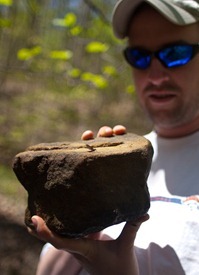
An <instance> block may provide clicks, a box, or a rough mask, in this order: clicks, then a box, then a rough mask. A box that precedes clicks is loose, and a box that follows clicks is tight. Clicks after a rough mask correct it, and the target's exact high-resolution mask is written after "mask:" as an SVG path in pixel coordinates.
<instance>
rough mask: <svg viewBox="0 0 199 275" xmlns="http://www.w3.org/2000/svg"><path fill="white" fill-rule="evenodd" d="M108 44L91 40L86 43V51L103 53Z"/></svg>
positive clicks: (106, 49)
mask: <svg viewBox="0 0 199 275" xmlns="http://www.w3.org/2000/svg"><path fill="white" fill-rule="evenodd" d="M108 48H109V46H108V45H107V44H105V43H101V42H98V41H93V42H90V43H89V44H87V46H86V51H87V52H89V53H103V52H106V51H108Z"/></svg>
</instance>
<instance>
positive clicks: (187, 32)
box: [129, 8, 199, 129]
mask: <svg viewBox="0 0 199 275" xmlns="http://www.w3.org/2000/svg"><path fill="white" fill-rule="evenodd" d="M175 42H184V43H190V44H196V43H198V42H199V26H198V25H197V24H193V25H189V26H185V27H181V26H177V25H174V24H172V23H170V22H169V21H167V20H166V19H165V18H164V17H162V16H161V15H160V14H159V13H157V12H156V11H155V10H153V9H152V8H145V9H143V10H142V11H140V12H139V13H138V14H137V15H136V16H135V17H134V19H133V21H132V22H131V25H130V28H129V46H133V47H141V48H144V49H146V50H149V51H157V50H159V49H160V48H162V47H164V46H165V45H167V44H170V43H171V44H172V43H175ZM133 77H134V83H135V86H136V90H137V93H138V97H139V100H140V103H141V105H142V107H143V108H144V110H145V111H146V113H147V114H148V115H149V117H150V118H151V119H152V121H153V122H154V124H155V128H156V129H158V128H164V129H172V128H175V127H179V126H182V125H183V124H187V123H190V122H191V121H193V120H194V119H195V118H196V117H199V54H197V55H196V56H195V57H194V58H193V59H192V60H191V61H190V62H189V63H188V64H186V65H184V66H181V67H176V68H170V69H169V68H165V67H164V66H163V65H162V64H161V63H160V62H159V61H158V60H157V59H156V58H153V59H152V62H151V65H150V67H149V68H147V69H145V70H138V69H133Z"/></svg>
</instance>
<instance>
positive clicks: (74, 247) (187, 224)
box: [32, 0, 199, 275]
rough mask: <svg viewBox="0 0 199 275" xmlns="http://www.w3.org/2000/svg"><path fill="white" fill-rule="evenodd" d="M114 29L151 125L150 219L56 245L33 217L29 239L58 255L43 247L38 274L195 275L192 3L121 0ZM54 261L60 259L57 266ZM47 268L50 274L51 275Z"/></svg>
mask: <svg viewBox="0 0 199 275" xmlns="http://www.w3.org/2000/svg"><path fill="white" fill-rule="evenodd" d="M113 29H114V31H115V34H116V35H117V36H118V37H119V38H124V37H127V38H128V47H127V49H126V50H125V52H124V54H125V58H126V60H127V61H128V63H129V64H130V65H131V66H132V67H133V79H134V83H135V86H136V91H137V94H138V97H139V100H140V104H141V105H142V107H143V109H144V110H145V112H146V113H147V115H148V116H149V117H150V118H151V120H152V121H153V123H154V131H153V132H152V133H150V134H149V135H147V136H146V137H147V138H148V139H149V140H150V141H151V142H152V144H153V147H154V151H155V154H154V159H153V164H152V169H151V173H150V176H149V180H148V186H149V191H150V195H151V208H150V211H149V214H150V219H149V221H147V222H145V223H144V224H142V226H141V227H140V224H141V223H142V222H143V221H146V220H147V219H148V216H145V217H142V218H141V219H140V220H138V221H136V222H134V223H132V224H131V223H127V224H126V225H125V226H124V229H123V230H122V233H121V234H120V233H118V231H119V230H120V229H118V227H117V226H116V227H112V228H110V229H107V230H105V232H106V233H108V235H110V236H111V237H117V235H119V237H118V238H116V240H106V241H105V239H107V238H108V237H106V236H104V235H103V234H100V233H99V234H96V235H95V236H90V237H89V238H87V239H80V240H67V239H60V238H59V237H57V236H56V235H54V234H53V233H52V232H51V231H50V230H49V229H48V228H47V227H46V225H45V224H44V222H43V220H42V219H41V218H39V217H37V216H35V217H33V223H34V224H35V232H32V234H34V235H36V236H37V237H39V238H41V239H43V240H45V241H48V242H50V243H52V244H53V245H54V246H55V247H57V248H58V249H61V250H62V251H61V250H55V249H54V248H51V249H49V251H48V252H47V253H46V254H45V255H44V256H43V257H42V258H41V262H40V265H39V268H38V274H43V275H44V274H48V275H50V274H70V275H73V274H88V273H89V274H94V275H98V274H99V275H108V274H114V275H117V274H120V275H121V274H122V275H123V274H125V275H128V274H131V275H135V274H136V275H137V274H141V275H148V274H152V275H155V274H157V275H164V274H169V275H174V274H175V275H178V274H179V275H182V274H186V275H196V274H198V272H199V257H198V255H199V234H198V232H199V182H198V178H199V169H198V167H197V164H198V160H199V54H198V53H199V2H198V0H145V1H144V0H121V1H119V2H118V4H117V5H116V8H115V10H114V16H113ZM124 132H125V128H122V127H121V126H117V127H115V128H114V129H112V128H110V127H103V128H102V129H100V131H99V135H102V136H110V135H112V134H122V133H124ZM90 137H93V133H92V132H85V133H84V134H83V139H87V138H90ZM139 227H140V229H139ZM138 229H139V231H138ZM137 231H138V232H137ZM135 237H136V239H135ZM134 241H135V242H134ZM134 243H135V246H134ZM63 250H65V251H68V252H70V253H71V254H69V253H68V252H63ZM57 255H60V257H63V259H61V264H60V265H59V264H57V262H55V261H57V258H58V257H57ZM72 255H73V256H72ZM53 259H54V261H53ZM47 268H49V270H51V269H52V268H54V271H53V272H54V273H53V272H52V273H50V272H49V273H48V271H46V270H47ZM59 268H60V270H59V271H58V269H59ZM85 270H87V271H88V273H87V272H86V271H85ZM59 272H60V273H59Z"/></svg>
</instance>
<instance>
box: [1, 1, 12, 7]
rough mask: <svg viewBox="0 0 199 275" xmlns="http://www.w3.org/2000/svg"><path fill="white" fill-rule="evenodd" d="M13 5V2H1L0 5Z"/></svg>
mask: <svg viewBox="0 0 199 275" xmlns="http://www.w3.org/2000/svg"><path fill="white" fill-rule="evenodd" d="M12 4H13V2H12V0H0V5H3V6H12Z"/></svg>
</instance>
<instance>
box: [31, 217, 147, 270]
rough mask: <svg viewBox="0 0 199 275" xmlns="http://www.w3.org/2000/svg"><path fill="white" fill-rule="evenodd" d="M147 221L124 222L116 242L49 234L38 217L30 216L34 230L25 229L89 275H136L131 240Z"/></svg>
mask: <svg viewBox="0 0 199 275" xmlns="http://www.w3.org/2000/svg"><path fill="white" fill-rule="evenodd" d="M148 218H149V216H148V215H145V216H143V217H141V218H139V219H138V220H137V221H135V222H133V223H130V222H128V223H126V225H125V226H124V228H123V231H122V232H121V234H120V236H119V237H118V238H117V239H116V240H111V239H110V238H108V237H107V236H105V235H103V234H102V233H96V234H92V235H89V236H88V237H87V238H82V239H67V238H62V237H59V236H58V235H56V234H55V233H53V232H52V231H51V230H50V229H49V228H48V227H47V226H46V224H45V222H44V220H43V219H42V218H40V217H38V216H33V217H32V222H33V224H34V226H35V230H32V229H30V228H29V229H28V231H29V232H30V233H31V234H32V235H34V236H36V237H37V238H39V239H41V240H43V241H46V242H50V243H51V244H52V245H53V246H54V247H56V248H57V249H61V250H64V251H68V252H70V253H71V254H72V255H73V256H74V257H75V258H76V259H78V261H79V262H80V263H81V265H82V266H83V267H84V268H85V269H86V270H87V271H88V272H89V274H92V275H107V274H110V275H121V274H125V275H138V274H139V270H138V266H137V260H136V256H135V252H134V240H135V237H136V234H137V231H138V229H139V227H140V225H141V224H142V222H144V221H146V220H148ZM66 272H67V270H66ZM66 274H67V273H66Z"/></svg>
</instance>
